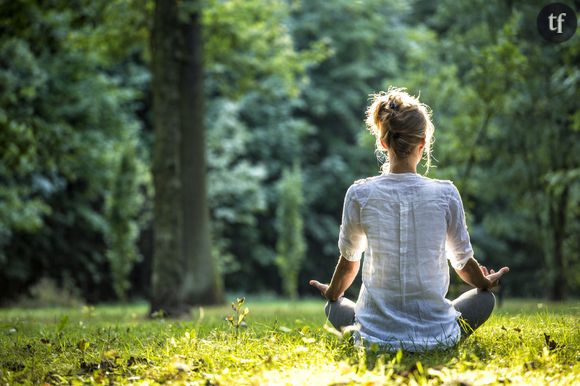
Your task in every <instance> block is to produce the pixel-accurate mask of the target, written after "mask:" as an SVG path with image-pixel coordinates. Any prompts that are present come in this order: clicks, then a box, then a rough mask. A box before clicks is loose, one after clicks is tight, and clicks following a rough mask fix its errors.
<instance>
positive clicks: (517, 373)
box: [0, 297, 580, 386]
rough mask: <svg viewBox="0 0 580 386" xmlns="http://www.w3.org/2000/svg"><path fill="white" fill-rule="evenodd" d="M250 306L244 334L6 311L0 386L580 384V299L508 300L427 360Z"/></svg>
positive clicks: (194, 322)
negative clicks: (379, 349)
mask: <svg viewBox="0 0 580 386" xmlns="http://www.w3.org/2000/svg"><path fill="white" fill-rule="evenodd" d="M245 306H247V307H248V308H249V309H250V313H249V315H248V316H247V318H246V321H247V328H240V331H239V333H238V334H236V330H235V328H233V327H231V326H230V323H228V322H227V321H225V320H224V318H225V317H226V316H228V315H232V309H231V308H230V307H226V306H224V307H216V308H213V307H212V308H204V309H202V310H200V309H196V310H194V311H193V312H192V317H191V318H190V319H189V320H183V321H174V320H163V319H156V320H147V319H145V318H144V317H143V316H144V314H145V313H146V310H147V308H146V305H143V304H141V305H126V306H121V305H118V306H117V305H116V306H99V307H96V308H84V309H68V310H67V309H42V310H24V309H0V383H2V384H15V383H18V384H19V383H34V384H37V383H49V384H69V383H73V384H81V383H99V384H109V383H133V384H155V383H167V382H174V383H180V384H183V383H188V384H194V385H196V384H199V385H217V384H220V385H230V384H231V385H246V384H249V385H265V384H272V385H286V384H307V385H351V384H353V385H358V384H364V385H380V384H444V383H445V384H456V385H460V384H473V385H487V384H498V383H499V384H506V383H511V384H554V385H558V384H561V385H567V386H568V385H572V384H580V365H579V364H578V363H579V360H580V354H579V352H578V348H579V342H580V334H579V332H578V329H579V328H580V324H579V320H580V319H579V316H580V302H577V301H575V302H567V303H561V304H549V303H545V302H541V301H536V300H534V301H516V300H510V301H507V302H506V303H505V304H504V305H503V306H502V307H501V308H498V309H496V312H495V313H494V315H493V316H492V318H491V319H490V320H489V321H488V323H487V324H486V325H485V326H483V327H482V328H480V329H479V330H478V331H477V332H476V333H475V334H474V335H473V336H472V337H470V338H469V339H468V340H466V341H465V342H464V343H462V344H461V345H460V346H459V347H457V348H455V349H451V350H446V351H439V352H433V353H429V354H408V353H399V354H382V353H374V352H370V351H364V350H360V349H357V348H354V347H352V346H350V345H349V344H348V343H347V342H343V341H342V340H341V339H340V338H339V337H337V336H336V335H335V334H334V333H333V332H332V331H331V329H329V328H325V327H324V324H325V318H324V315H323V312H322V306H323V303H322V301H314V300H310V301H300V302H295V303H292V302H288V301H282V300H280V301H258V300H252V298H251V297H250V298H248V299H247V301H246V304H245ZM545 334H547V335H549V338H546V335H545ZM401 354H402V355H401Z"/></svg>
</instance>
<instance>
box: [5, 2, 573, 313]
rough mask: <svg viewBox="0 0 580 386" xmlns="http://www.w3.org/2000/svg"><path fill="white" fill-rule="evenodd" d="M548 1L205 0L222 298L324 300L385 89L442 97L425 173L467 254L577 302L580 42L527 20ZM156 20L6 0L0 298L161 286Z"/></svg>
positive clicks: (79, 5)
mask: <svg viewBox="0 0 580 386" xmlns="http://www.w3.org/2000/svg"><path fill="white" fill-rule="evenodd" d="M183 3H186V2H183ZM543 5H545V2H540V1H523V0H522V1H517V0H513V1H505V0H475V1H469V2H457V1H453V0H440V1H431V0H416V1H408V2H401V1H398V0H365V1H352V0H332V1H314V0H313V1H308V0H302V1H293V0H204V1H202V2H201V20H200V23H201V26H202V40H203V67H204V69H203V71H204V73H203V74H204V75H203V81H204V83H203V93H204V96H205V115H204V123H205V130H206V140H205V148H206V153H207V167H206V172H207V173H206V179H207V190H208V195H207V197H208V202H207V205H208V210H209V214H210V221H211V222H210V224H211V228H210V229H211V249H212V256H213V258H214V259H215V261H216V262H217V267H218V270H219V277H220V279H219V280H221V281H222V283H223V288H224V289H225V291H226V293H228V294H232V293H235V294H239V293H243V294H260V295H268V296H278V295H280V296H288V297H294V298H295V297H297V296H316V295H317V294H316V293H313V291H312V290H311V289H310V288H308V285H307V280H308V279H310V278H318V279H320V280H329V279H330V276H331V274H332V271H333V269H334V265H335V263H336V260H337V258H338V248H337V240H338V229H339V223H340V216H341V211H342V204H343V198H344V194H345V192H346V189H347V188H348V186H349V185H350V184H351V183H352V182H353V181H354V180H356V179H359V178H364V177H367V176H372V175H376V174H378V173H379V168H380V162H379V161H378V160H377V157H376V155H375V152H374V141H373V138H372V137H371V135H370V133H369V132H368V131H367V130H366V129H365V127H364V123H363V118H364V111H365V108H366V105H367V103H368V95H369V94H370V93H373V92H377V91H380V90H386V89H387V88H388V86H389V85H395V86H399V87H406V88H407V89H408V90H409V91H410V92H411V93H412V94H420V97H421V100H422V101H423V102H424V103H426V104H428V105H430V106H431V107H432V109H433V120H434V123H435V127H436V131H435V143H434V153H433V154H434V157H435V159H436V161H435V162H434V165H435V167H434V168H432V169H431V170H430V171H429V174H428V176H429V177H432V178H439V179H450V180H452V181H454V183H455V184H456V186H457V187H458V188H459V190H460V192H461V194H462V197H463V202H464V205H465V209H466V213H467V220H468V224H469V230H470V233H471V238H472V243H473V246H474V249H475V252H476V257H477V258H478V259H479V260H480V261H481V262H482V263H484V264H485V265H487V266H490V267H497V266H500V265H501V266H503V265H509V266H510V267H511V272H510V274H509V275H508V276H507V277H506V279H505V281H504V284H503V288H502V291H503V293H504V294H505V295H506V296H512V297H547V298H550V299H553V300H559V299H563V298H565V297H577V296H578V295H579V294H580V252H579V250H580V216H579V214H580V205H579V199H580V112H579V110H578V104H579V102H578V101H579V100H580V98H579V95H578V83H579V81H580V68H579V67H578V63H580V58H579V55H580V44H579V40H578V39H579V38H578V34H576V35H575V36H574V37H572V38H571V39H570V40H568V41H566V42H564V43H558V44H556V43H550V42H547V41H545V40H544V39H543V38H542V37H541V36H540V35H539V34H538V31H537V27H536V16H537V15H538V12H539V11H540V9H541V8H542V6H543ZM569 5H570V6H572V7H573V8H575V9H578V6H577V3H576V5H574V4H572V3H571V4H569ZM195 11H196V12H199V11H200V10H199V9H197V10H195ZM180 12H187V10H185V11H184V10H181V11H180ZM154 13H155V3H154V2H153V1H151V0H46V1H40V0H38V1H34V0H13V1H7V0H0V304H2V305H51V304H55V305H67V304H68V305H74V304H80V303H84V302H88V303H98V302H113V301H133V300H145V299H149V298H150V297H151V295H152V293H151V291H152V274H153V270H154V268H153V267H154V264H153V259H154V245H155V238H154V230H153V224H154V190H155V189H154V178H153V174H152V168H153V159H154V157H153V149H154V147H155V145H156V140H157V141H160V140H161V139H160V138H157V139H156V136H155V130H154V115H153V94H154V91H155V90H154V87H157V86H155V84H154V82H152V72H151V68H152V65H151V62H152V49H151V47H152V46H151V41H152V36H151V33H152V30H153V20H154ZM192 199H195V198H192ZM194 268H195V267H194ZM455 285H457V282H455ZM452 291H453V289H452ZM352 294H356V288H355V291H353V292H352Z"/></svg>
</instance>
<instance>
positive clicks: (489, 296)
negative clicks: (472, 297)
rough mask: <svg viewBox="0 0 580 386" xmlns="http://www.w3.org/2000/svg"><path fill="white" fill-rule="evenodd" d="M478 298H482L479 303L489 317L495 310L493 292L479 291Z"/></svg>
mask: <svg viewBox="0 0 580 386" xmlns="http://www.w3.org/2000/svg"><path fill="white" fill-rule="evenodd" d="M480 296H481V297H482V301H481V302H482V304H483V306H484V308H485V310H487V311H488V312H489V315H491V313H492V312H493V309H494V308H495V295H494V294H493V292H491V291H489V290H488V291H481V293H480Z"/></svg>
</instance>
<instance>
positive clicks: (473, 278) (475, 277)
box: [455, 257, 510, 289]
mask: <svg viewBox="0 0 580 386" xmlns="http://www.w3.org/2000/svg"><path fill="white" fill-rule="evenodd" d="M509 270H510V269H509V268H508V267H503V268H502V269H500V270H499V271H497V272H495V271H494V270H493V269H492V270H491V271H489V272H488V270H487V268H486V267H482V266H480V265H479V264H478V263H477V261H476V260H475V259H474V258H473V257H472V258H470V259H469V260H468V261H467V263H466V264H465V266H464V267H463V268H462V269H456V270H455V272H457V274H458V275H459V277H460V278H461V279H462V280H463V281H464V282H466V283H467V284H469V285H472V286H474V287H476V288H479V289H489V288H492V287H495V286H496V285H497V282H498V280H499V279H500V278H501V277H502V276H503V275H504V274H505V273H507V272H509Z"/></svg>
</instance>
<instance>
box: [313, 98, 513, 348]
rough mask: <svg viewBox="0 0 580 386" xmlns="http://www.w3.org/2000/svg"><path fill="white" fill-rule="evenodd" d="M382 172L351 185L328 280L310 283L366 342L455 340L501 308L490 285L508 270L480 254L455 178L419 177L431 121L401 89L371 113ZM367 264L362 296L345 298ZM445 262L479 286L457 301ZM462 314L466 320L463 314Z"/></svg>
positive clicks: (339, 323)
mask: <svg viewBox="0 0 580 386" xmlns="http://www.w3.org/2000/svg"><path fill="white" fill-rule="evenodd" d="M366 123H367V127H368V129H369V131H370V132H371V133H372V134H373V136H375V139H376V147H377V151H378V154H383V155H385V156H386V158H385V163H384V164H383V174H382V175H380V176H377V177H372V178H367V179H366V180H363V181H359V182H357V183H355V184H353V185H352V186H351V187H350V188H349V189H348V191H347V193H346V197H345V199H344V209H343V216H342V224H341V226H340V235H339V241H338V247H339V250H340V257H339V260H338V263H337V265H336V268H335V271H334V274H333V275H332V280H331V282H330V284H323V283H320V282H319V281H317V280H310V285H312V286H314V287H316V288H317V289H318V290H319V291H320V292H321V293H322V295H323V296H324V297H325V298H327V299H328V300H329V302H328V303H327V304H326V307H325V312H326V315H327V316H328V319H329V320H330V322H331V323H332V325H333V326H335V327H336V329H338V330H342V329H344V328H351V327H353V326H356V325H358V327H359V328H358V332H357V334H358V335H360V336H361V337H362V338H364V341H366V342H370V343H373V342H376V343H379V344H380V345H381V346H383V347H384V348H386V349H399V348H403V349H405V350H410V351H424V350H429V349H432V348H435V347H440V346H444V347H445V346H451V345H454V344H455V343H457V342H458V341H459V339H460V336H461V335H463V336H468V335H469V334H470V333H471V332H473V330H475V329H476V328H478V327H479V326H480V325H481V324H482V323H484V322H485V321H486V320H487V318H488V317H489V315H490V314H491V312H492V311H493V307H494V304H495V298H494V296H493V294H492V293H491V292H489V289H491V288H492V287H493V286H495V285H497V282H498V280H499V278H500V277H502V275H504V274H505V273H506V272H508V271H509V268H508V267H503V268H502V269H500V270H499V271H498V272H494V271H493V270H490V271H489V272H488V270H487V268H486V267H483V266H481V265H479V263H478V262H477V261H476V260H475V259H474V258H473V249H472V248H471V243H470V241H469V234H468V232H467V226H466V225H465V215H464V212H463V204H462V202H461V197H460V195H459V192H458V191H457V189H456V188H455V186H454V185H453V184H452V183H451V182H450V181H439V180H433V179H430V178H426V177H422V176H419V175H418V174H417V164H418V163H419V161H420V160H421V159H422V158H424V159H425V160H426V163H425V166H426V170H427V171H428V170H429V166H430V164H431V143H432V142H433V131H434V126H433V123H432V122H431V112H430V109H429V107H428V106H427V105H425V104H423V103H421V102H420V101H419V99H418V98H417V97H413V96H411V95H409V94H408V93H406V92H405V91H404V90H403V89H398V88H389V90H388V91H387V92H380V93H378V94H374V95H372V101H371V104H370V105H369V107H368V109H367V113H366ZM363 251H364V252H365V257H364V262H363V274H362V281H363V282H362V286H361V291H360V294H359V298H358V301H357V302H356V304H355V303H353V302H352V301H351V300H350V299H347V298H345V297H344V292H345V291H346V290H347V289H348V288H349V287H350V286H351V284H352V283H353V281H354V280H355V278H356V275H357V272H358V271H359V268H360V259H361V256H362V254H363ZM447 258H449V260H450V261H451V265H452V266H453V268H455V271H456V272H457V274H458V275H459V276H460V277H461V279H463V281H465V282H466V283H468V284H470V285H472V286H474V287H476V288H474V289H473V290H470V291H467V292H465V293H464V294H462V295H461V296H459V297H458V298H457V299H455V300H453V302H451V301H449V300H447V299H445V295H446V293H447V290H448V288H449V267H448V265H447ZM460 316H461V317H460Z"/></svg>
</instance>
